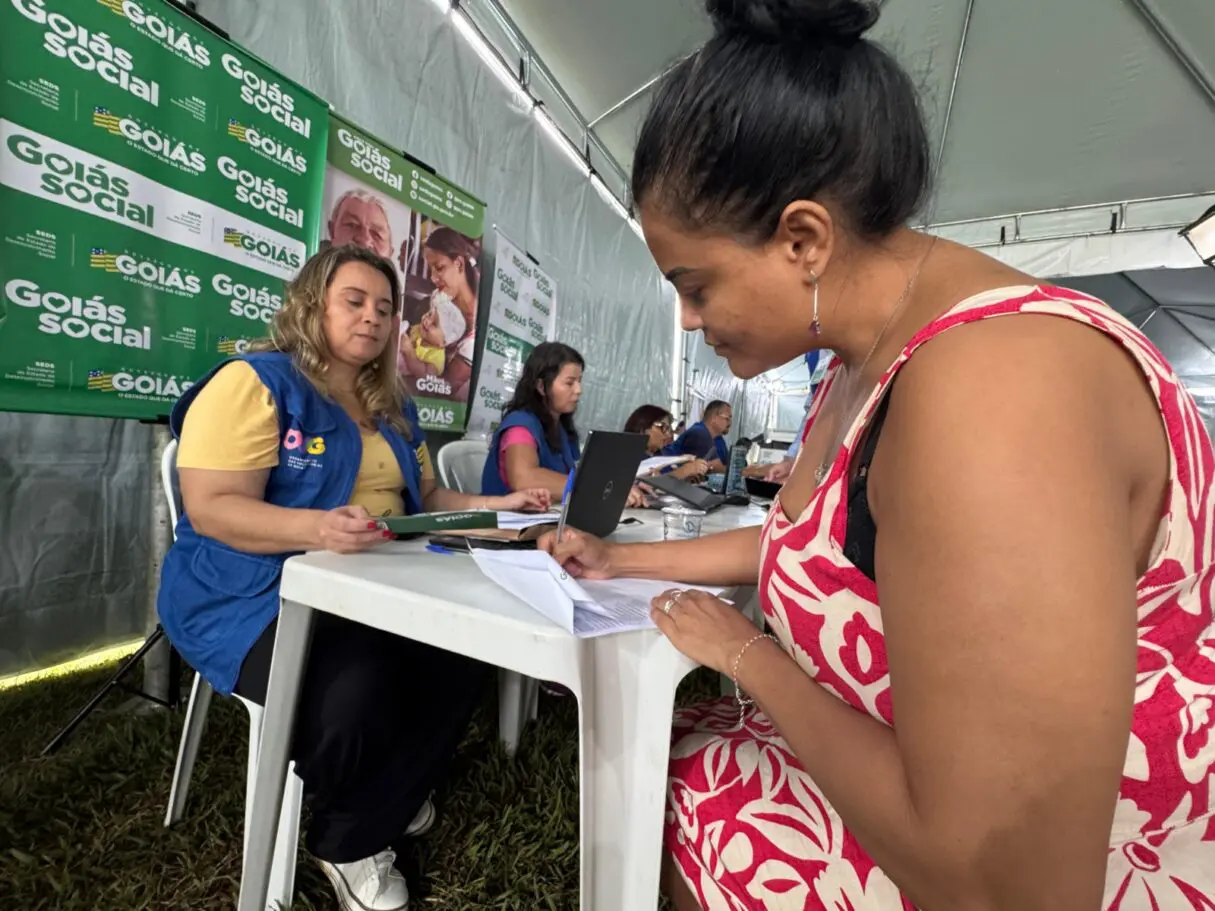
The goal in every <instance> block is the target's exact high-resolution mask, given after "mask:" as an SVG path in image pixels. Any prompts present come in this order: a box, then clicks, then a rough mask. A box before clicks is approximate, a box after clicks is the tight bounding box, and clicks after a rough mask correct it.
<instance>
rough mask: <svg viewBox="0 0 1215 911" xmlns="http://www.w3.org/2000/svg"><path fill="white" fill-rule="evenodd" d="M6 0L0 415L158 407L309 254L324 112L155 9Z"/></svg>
mask: <svg viewBox="0 0 1215 911" xmlns="http://www.w3.org/2000/svg"><path fill="white" fill-rule="evenodd" d="M0 2H2V3H3V5H2V6H0V61H3V62H2V64H0V66H2V67H3V84H2V85H0V289H2V291H0V410H10V411H35V412H44V413H62V414H83V415H97V416H105V417H128V418H156V417H159V416H162V415H164V414H166V413H167V412H168V411H169V409H170V408H171V407H172V404H173V401H174V400H175V399H176V398H177V396H178V395H180V394H181V392H182V391H183V390H184V389H186V388H189V385H190V383H191V382H192V381H193V380H194V379H196V378H198V377H199V376H201V375H202V374H203V373H205V372H206V371H207V370H208V369H209V368H210V367H211V366H212V365H214V364H215V363H216V362H218V361H219V360H221V359H223V358H224V357H226V356H229V355H231V354H235V353H238V352H240V351H242V350H243V349H244V346H245V345H246V344H247V343H248V341H249V340H250V339H253V338H258V337H261V336H263V335H265V333H266V323H267V321H268V320H269V319H270V317H271V316H272V315H273V314H274V312H275V310H277V309H278V308H279V307H280V306H281V304H282V294H283V291H282V287H283V281H284V279H288V278H291V277H292V276H294V275H295V273H296V272H297V271H298V269H299V267H300V266H301V265H303V263H304V260H305V259H306V258H307V256H308V254H309V253H310V252H311V251H313V250H314V249H315V247H316V242H317V237H318V231H319V225H320V206H319V201H320V198H321V191H322V182H323V177H324V159H325V149H326V142H327V138H328V125H329V124H328V111H327V107H326V105H325V103H324V102H322V101H321V100H319V99H318V98H316V97H315V96H313V95H311V94H309V93H308V92H307V91H306V90H304V89H302V88H300V87H299V86H298V85H295V84H294V83H291V82H289V81H288V80H286V79H284V78H283V77H282V76H280V75H279V74H277V73H275V72H274V71H273V70H271V69H269V68H268V67H266V66H265V65H263V64H262V63H261V62H260V61H258V60H257V59H256V58H254V57H252V56H251V55H249V54H247V53H245V52H243V51H241V50H239V49H238V48H236V47H234V46H233V45H231V44H229V43H228V42H226V41H224V40H222V39H221V38H219V37H217V36H216V35H215V34H213V33H212V32H210V31H208V30H207V29H205V28H204V27H202V26H201V25H199V24H198V23H197V22H195V21H194V20H192V19H190V18H189V17H187V16H185V15H183V14H182V13H180V12H178V11H177V10H176V9H174V8H172V7H171V6H169V5H168V4H166V3H163V2H161V0H140V2H135V0H0Z"/></svg>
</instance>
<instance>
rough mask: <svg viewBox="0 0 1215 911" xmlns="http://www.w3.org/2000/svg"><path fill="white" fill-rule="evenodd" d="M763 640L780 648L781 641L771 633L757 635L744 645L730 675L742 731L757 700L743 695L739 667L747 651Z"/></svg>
mask: <svg viewBox="0 0 1215 911" xmlns="http://www.w3.org/2000/svg"><path fill="white" fill-rule="evenodd" d="M761 639H771V640H772V641H773V642H775V643H776V645H777V647H778V648H779V647H780V641H779V640H778V639H777V638H776V637H775V636H773V635H772V634H771V633H757V634H756V635H754V636H752V637H751V638H750V639H748V640H747V641H746V643H744V645H743V647H742V648H740V649H739V650H738V654H737V655H735V656H734V664H733V670H732V672H731V674H730V679H731V680H732V681H734V701H735V702H737V703H738V727H739V730H742V726H743V720H744V719H745V717H746V710H747V707H748V706H752V705H755V700H754V699H752V698H751V697H750V696H744V695H743V691H742V687H741V686H739V683H738V665H739V662H741V661H742V659H743V655H745V654H746V653H747V649H749V648H750V647H751V646H753V645H754V644H755V643H756V642H759V640H761Z"/></svg>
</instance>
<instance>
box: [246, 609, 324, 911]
mask: <svg viewBox="0 0 1215 911" xmlns="http://www.w3.org/2000/svg"><path fill="white" fill-rule="evenodd" d="M311 632H312V609H311V608H309V607H305V606H304V605H302V604H294V603H292V602H290V601H283V602H282V606H281V607H280V609H279V616H278V632H277V634H276V635H275V638H274V657H273V659H272V660H271V662H270V683H269V687H268V691H267V693H266V710H265V712H264V713H263V715H262V734H261V748H260V750H259V751H258V757H257V775H256V776H255V777H254V782H253V813H252V815H251V817H250V824H249V832H248V839H247V841H246V845H245V858H244V867H243V870H242V874H241V883H240V903H239V905H238V909H239V911H265V909H266V896H267V892H268V890H269V887H270V865H271V860H272V858H273V856H274V838H275V835H276V833H277V831H278V820H279V814H280V813H281V812H282V805H283V786H284V784H285V783H286V780H287V762H288V760H289V758H290V757H289V755H288V754H289V750H290V746H291V734H292V730H293V729H294V726H295V724H294V722H295V707H296V704H297V702H298V701H299V691H300V681H301V680H302V679H303V675H304V666H305V665H306V664H307V661H308V644H309V640H310V636H311Z"/></svg>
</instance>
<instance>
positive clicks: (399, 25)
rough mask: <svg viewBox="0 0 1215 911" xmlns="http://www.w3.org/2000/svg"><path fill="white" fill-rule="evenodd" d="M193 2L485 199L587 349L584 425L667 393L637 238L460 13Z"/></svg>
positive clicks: (650, 287) (370, 4)
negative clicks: (483, 54)
mask: <svg viewBox="0 0 1215 911" xmlns="http://www.w3.org/2000/svg"><path fill="white" fill-rule="evenodd" d="M198 11H199V12H200V13H201V14H202V15H203V16H205V17H207V18H209V19H211V20H212V21H213V22H215V23H216V24H217V25H219V26H220V27H221V28H224V29H226V30H227V31H228V32H229V33H230V34H231V37H232V40H233V41H235V42H236V43H238V44H240V45H242V46H244V47H246V48H248V49H249V50H250V51H252V52H253V53H255V54H257V55H259V56H261V57H262V58H263V59H265V60H266V62H267V63H269V64H270V65H271V66H273V67H275V68H276V69H278V70H280V71H281V72H283V73H284V74H286V75H287V76H289V77H291V78H292V79H295V80H297V81H298V82H300V83H302V84H303V85H304V86H306V87H307V88H309V89H311V90H312V91H314V92H316V93H317V94H318V95H320V96H321V97H322V98H325V99H327V100H328V101H329V102H330V103H331V104H332V105H333V106H334V108H335V109H336V110H337V111H338V112H339V113H341V114H343V115H344V116H347V117H349V118H351V119H352V120H353V121H354V122H355V123H357V124H359V125H360V126H362V127H365V128H366V129H368V130H370V131H371V132H372V133H374V134H376V135H378V136H379V137H380V138H382V139H383V140H385V141H386V142H390V143H392V144H394V145H396V146H398V147H400V148H403V149H404V150H406V151H407V152H408V153H409V154H410V155H412V156H414V157H415V158H418V159H421V160H422V161H424V162H426V163H427V164H428V165H430V166H431V167H433V168H435V170H437V171H438V172H439V173H440V174H442V175H443V176H445V177H447V178H449V179H451V180H453V181H455V182H456V183H458V184H460V185H461V186H463V187H465V188H467V189H468V190H470V191H471V192H473V193H475V194H476V195H478V196H480V197H481V198H482V199H484V200H485V201H486V204H487V222H488V223H492V224H496V225H497V226H498V227H499V228H500V229H501V230H502V231H503V233H505V234H506V236H507V237H509V238H510V239H511V240H512V241H513V242H515V243H516V244H518V245H520V246H522V247H524V248H525V249H526V250H527V251H528V252H529V253H531V254H532V255H533V256H534V257H536V259H537V261H538V262H539V264H540V266H541V268H543V269H545V270H546V271H547V272H548V273H549V274H551V275H552V276H553V277H554V278H555V279H556V281H557V338H558V339H559V340H560V341H563V342H566V343H568V344H571V345H573V346H574V347H575V348H577V349H578V350H579V351H581V353H582V354H583V356H584V357H585V358H586V361H587V367H588V369H587V376H586V383H585V391H584V395H583V401H582V404H581V406H580V408H579V418H578V421H579V424H580V425H581V426H582V427H583V428H585V429H593V428H596V427H600V428H618V427H620V426H622V425H623V423H624V420H625V418H626V417H628V415H629V413H630V412H631V411H632V410H633V409H634V408H635V407H637V406H638V405H640V404H644V403H646V402H656V403H662V402H666V401H668V400H669V399H670V389H671V369H672V366H671V357H670V351H671V350H672V342H673V337H672V334H673V331H674V329H673V324H672V320H671V311H670V303H669V300H667V299H666V298H664V295H663V292H662V277H661V275H660V274H659V273H658V270H657V268H656V267H655V266H654V263H653V260H652V259H651V258H650V255H649V252H648V250H647V249H646V247H645V244H644V243H643V242H642V240H641V239H640V238H639V237H638V236H637V234H636V233H635V232H634V231H633V230H632V229H631V228H630V227H629V225H628V223H627V222H626V221H625V220H624V219H623V218H621V217H620V215H619V214H618V213H617V212H616V211H614V210H613V209H612V208H611V206H610V205H609V203H608V202H607V201H606V200H604V199H603V198H602V196H601V195H600V191H599V190H598V189H596V188H595V186H594V185H593V184H592V183H591V181H590V180H589V179H588V178H587V176H586V174H585V173H584V172H582V171H580V170H579V169H578V167H577V166H576V165H575V164H574V163H573V162H572V161H571V160H570V158H569V157H568V156H567V153H566V152H565V151H564V150H563V149H561V148H560V147H559V146H558V145H557V144H556V143H554V142H553V140H552V138H551V137H550V136H548V135H546V133H545V132H544V129H543V128H542V127H541V125H540V123H539V122H538V120H537V118H536V117H535V116H534V115H533V113H532V110H531V103H530V100H527V99H524V98H523V97H522V96H521V93H520V92H518V91H512V90H511V89H510V88H508V87H507V86H506V85H504V84H503V83H502V82H500V81H499V80H498V78H497V77H496V76H495V75H494V74H493V73H492V72H491V71H490V69H489V68H488V67H487V66H486V65H485V63H484V61H482V60H481V59H480V58H479V57H478V55H477V53H476V51H475V50H474V49H473V47H472V46H471V45H470V44H469V43H468V41H467V40H466V39H465V37H464V36H462V35H461V34H459V31H458V29H457V27H456V25H455V22H454V20H453V16H454V15H456V14H445V13H444V12H443V11H442V10H441V9H440V8H439V6H438V5H437V4H434V3H425V2H422V0H414V2H411V3H407V4H403V3H400V2H399V0H346V2H343V3H331V2H326V0H258V2H255V3H250V2H247V0H202V2H200V3H199V6H198ZM491 252H492V251H491ZM483 303H484V301H483Z"/></svg>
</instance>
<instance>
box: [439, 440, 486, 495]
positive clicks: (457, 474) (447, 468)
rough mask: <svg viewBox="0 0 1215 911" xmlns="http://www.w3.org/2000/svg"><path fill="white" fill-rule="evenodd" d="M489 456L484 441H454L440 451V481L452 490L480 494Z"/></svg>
mask: <svg viewBox="0 0 1215 911" xmlns="http://www.w3.org/2000/svg"><path fill="white" fill-rule="evenodd" d="M488 456H489V446H488V445H487V444H486V443H485V441H484V440H454V441H453V442H451V443H448V444H447V445H446V446H444V447H443V448H442V449H440V450H439V465H438V468H439V480H440V481H442V482H443V486H444V487H446V488H448V489H450V490H458V491H460V493H473V494H479V493H480V492H481V472H482V471H483V470H484V468H485V459H486V458H487V457H488Z"/></svg>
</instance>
